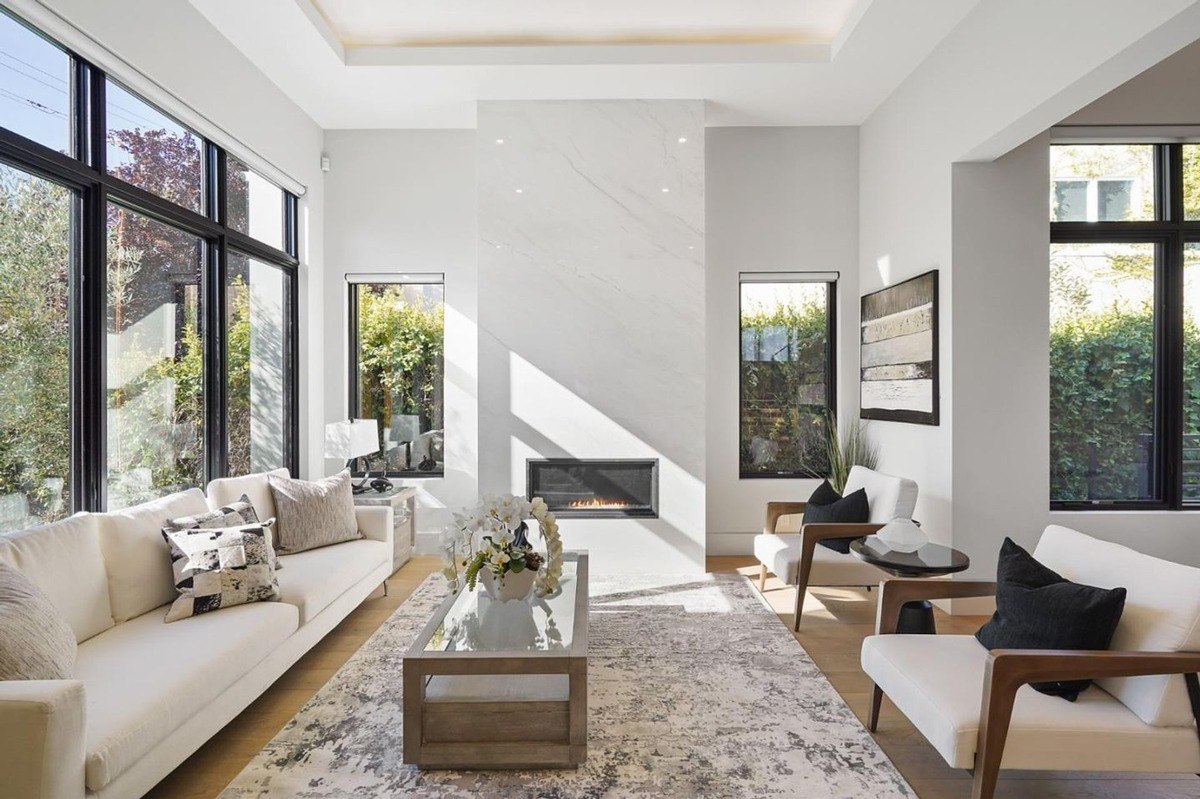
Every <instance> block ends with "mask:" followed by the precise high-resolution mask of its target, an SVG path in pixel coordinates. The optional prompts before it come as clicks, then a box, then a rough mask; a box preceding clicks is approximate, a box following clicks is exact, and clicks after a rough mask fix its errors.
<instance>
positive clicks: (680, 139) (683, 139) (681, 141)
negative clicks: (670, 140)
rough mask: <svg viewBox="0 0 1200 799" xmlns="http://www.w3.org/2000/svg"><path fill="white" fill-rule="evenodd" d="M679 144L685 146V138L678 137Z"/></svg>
mask: <svg viewBox="0 0 1200 799" xmlns="http://www.w3.org/2000/svg"><path fill="white" fill-rule="evenodd" d="M679 143H680V144H687V136H680V137H679Z"/></svg>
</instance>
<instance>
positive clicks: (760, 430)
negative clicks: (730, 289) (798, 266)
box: [739, 273, 836, 478]
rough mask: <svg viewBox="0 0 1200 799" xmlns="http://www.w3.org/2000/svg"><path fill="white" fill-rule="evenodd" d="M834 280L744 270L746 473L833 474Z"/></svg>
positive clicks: (743, 466)
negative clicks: (830, 443)
mask: <svg viewBox="0 0 1200 799" xmlns="http://www.w3.org/2000/svg"><path fill="white" fill-rule="evenodd" d="M835 295H836V284H835V283H834V282H833V281H831V280H820V279H816V280H814V279H812V278H808V279H805V278H804V277H802V276H792V277H789V276H787V275H772V274H770V273H753V274H750V273H746V274H743V275H742V276H741V365H740V373H739V378H740V416H741V445H740V451H741V457H740V465H741V476H742V477H743V478H751V477H813V476H821V475H827V474H828V473H829V454H828V446H827V444H828V423H829V418H830V415H831V413H832V410H833V408H834V397H835V386H834V374H835V371H836V370H835V358H836V355H835V353H836V348H835V345H834V308H835Z"/></svg>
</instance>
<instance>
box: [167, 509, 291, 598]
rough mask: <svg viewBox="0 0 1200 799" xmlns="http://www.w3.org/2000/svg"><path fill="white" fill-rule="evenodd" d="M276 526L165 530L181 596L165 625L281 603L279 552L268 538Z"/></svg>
mask: <svg viewBox="0 0 1200 799" xmlns="http://www.w3.org/2000/svg"><path fill="white" fill-rule="evenodd" d="M274 523H275V520H274V519H268V520H267V521H266V522H263V523H261V524H260V523H254V524H245V525H240V526H236V527H208V528H194V529H191V530H174V531H170V532H168V531H167V530H163V537H164V538H165V539H166V540H167V546H169V547H170V548H171V571H172V573H173V575H174V579H175V590H177V591H178V592H179V598H178V599H176V600H175V601H174V602H173V603H172V604H171V607H170V609H169V610H168V611H167V618H166V620H167V621H168V622H172V621H178V620H179V619H186V618H188V617H189V616H199V615H200V614H202V613H209V612H211V611H214V610H220V609H221V608H227V607H232V606H233V605H244V604H246V603H247V602H262V601H272V600H276V599H279V581H278V580H277V579H276V577H275V550H274V549H273V548H272V547H271V538H270V535H269V534H268V530H269V529H270V527H271V525H272V524H274Z"/></svg>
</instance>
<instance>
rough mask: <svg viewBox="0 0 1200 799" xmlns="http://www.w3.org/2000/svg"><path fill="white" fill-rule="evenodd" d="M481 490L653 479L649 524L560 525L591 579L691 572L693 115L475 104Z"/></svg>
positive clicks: (697, 450)
mask: <svg viewBox="0 0 1200 799" xmlns="http://www.w3.org/2000/svg"><path fill="white" fill-rule="evenodd" d="M477 152H478V159H479V163H478V165H479V184H478V186H479V194H478V223H479V251H478V252H479V416H480V424H479V430H480V434H479V453H480V455H479V477H480V490H481V491H482V492H483V493H491V492H512V493H516V494H524V493H525V490H526V485H525V483H526V465H527V460H528V459H530V458H534V459H537V458H586V459H591V458H645V459H657V460H658V462H659V506H658V507H659V517H658V518H618V519H579V518H572V519H570V520H564V522H563V524H562V531H563V537H564V543H565V545H566V546H567V547H568V548H580V549H587V550H588V551H589V552H590V553H591V558H592V563H593V564H594V565H593V568H595V569H597V571H598V573H605V572H626V573H628V572H658V573H662V572H676V573H684V572H700V571H703V569H704V554H705V486H704V481H705V475H704V468H705V467H704V464H705V274H704V224H705V222H704V103H703V102H702V101H698V100H697V101H692V100H644V101H627V100H614V101H514V102H487V103H480V104H479V113H478V129H477Z"/></svg>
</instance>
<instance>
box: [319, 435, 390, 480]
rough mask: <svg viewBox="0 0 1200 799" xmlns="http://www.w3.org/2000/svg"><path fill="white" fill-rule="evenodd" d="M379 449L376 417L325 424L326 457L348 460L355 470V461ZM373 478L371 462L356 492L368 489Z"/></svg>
mask: <svg viewBox="0 0 1200 799" xmlns="http://www.w3.org/2000/svg"><path fill="white" fill-rule="evenodd" d="M378 451H379V423H378V422H377V421H375V420H374V419H347V420H346V421H344V422H333V423H331V424H327V425H325V457H326V458H337V459H338V460H345V461H346V468H348V469H350V471H351V472H353V471H354V461H356V460H358V459H359V458H361V457H363V456H364V455H373V454H375V453H376V452H378ZM370 479H371V469H370V464H369V463H368V464H367V468H366V469H364V470H363V479H362V480H361V481H359V482H358V483H357V484H356V485H355V486H354V493H355V494H361V493H362V492H363V491H366V490H367V481H368V480H370Z"/></svg>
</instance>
